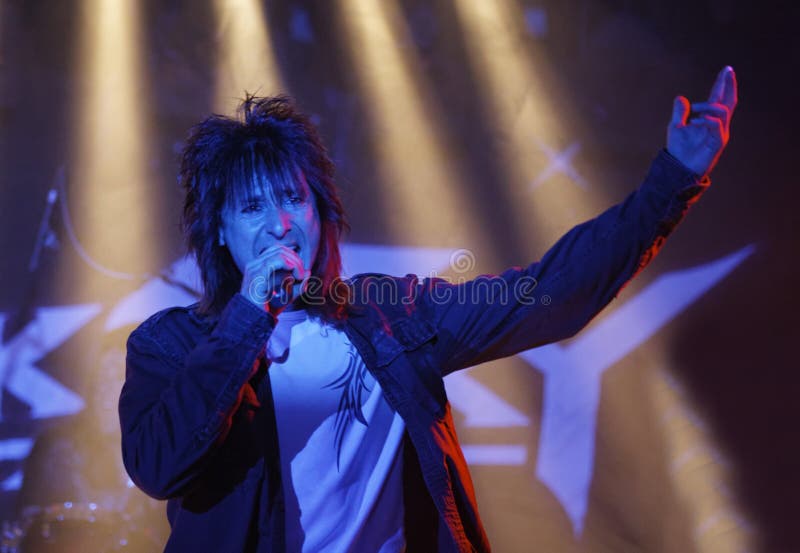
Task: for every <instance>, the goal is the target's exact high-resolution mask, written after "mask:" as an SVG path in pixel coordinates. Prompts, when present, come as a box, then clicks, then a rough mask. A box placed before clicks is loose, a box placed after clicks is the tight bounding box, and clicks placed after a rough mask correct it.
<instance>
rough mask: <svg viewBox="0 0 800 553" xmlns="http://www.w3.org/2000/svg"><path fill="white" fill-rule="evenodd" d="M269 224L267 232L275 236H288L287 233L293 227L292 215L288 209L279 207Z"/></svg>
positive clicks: (279, 237)
mask: <svg viewBox="0 0 800 553" xmlns="http://www.w3.org/2000/svg"><path fill="white" fill-rule="evenodd" d="M267 225H268V229H267V232H269V233H270V234H271V235H272V236H274V237H275V238H278V239H281V238H283V237H284V236H286V233H288V232H289V230H290V229H291V228H292V221H291V218H290V215H289V214H288V213H287V212H286V211H284V210H282V209H278V210H277V211H276V213H275V215H274V217H272V220H271V221H270V222H268V223H267Z"/></svg>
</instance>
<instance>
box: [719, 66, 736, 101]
mask: <svg viewBox="0 0 800 553" xmlns="http://www.w3.org/2000/svg"><path fill="white" fill-rule="evenodd" d="M723 71H724V72H725V89H724V92H723V94H722V103H723V104H725V105H726V106H728V109H730V110H731V111H733V108H735V107H736V103H737V102H738V101H739V85H738V83H737V82H736V73H734V71H733V67H731V66H730V65H729V66H727V67H726V68H725V69H723Z"/></svg>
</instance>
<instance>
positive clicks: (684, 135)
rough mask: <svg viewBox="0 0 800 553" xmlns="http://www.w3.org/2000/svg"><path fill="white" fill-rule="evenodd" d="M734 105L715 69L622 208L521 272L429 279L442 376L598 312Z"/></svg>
mask: <svg viewBox="0 0 800 553" xmlns="http://www.w3.org/2000/svg"><path fill="white" fill-rule="evenodd" d="M735 104H736V79H735V76H734V73H733V70H732V69H731V68H730V67H726V68H725V69H723V70H722V72H720V74H719V76H718V77H717V80H716V83H715V84H714V87H713V88H712V92H711V96H710V98H709V100H708V102H703V103H699V104H693V105H692V106H691V108H692V112H693V114H691V115H690V112H689V104H688V100H686V99H685V98H683V97H682V96H681V97H678V98H677V99H676V101H675V106H674V111H673V117H672V120H671V121H670V123H669V128H668V139H667V148H666V150H662V151H661V152H660V153H659V154H658V156H657V157H656V159H655V160H654V161H653V164H652V166H651V168H650V171H649V173H648V174H647V176H646V178H645V179H644V182H643V183H642V184H641V186H640V187H639V188H638V189H637V190H636V191H634V192H632V193H631V194H630V195H629V196H628V197H627V198H626V199H625V200H624V201H623V202H622V203H620V204H618V205H615V206H613V207H611V208H610V209H608V210H606V211H605V212H604V213H602V214H601V215H599V216H598V217H596V218H595V219H592V220H590V221H587V222H585V223H583V224H581V225H578V226H576V227H575V228H573V229H572V230H570V231H569V232H568V233H567V234H566V235H564V236H563V237H562V238H561V239H560V240H558V242H556V244H555V245H554V246H553V247H552V248H550V250H548V252H547V253H546V254H545V255H544V257H543V258H542V260H541V261H540V262H537V263H533V264H531V265H529V266H528V267H526V268H524V269H519V268H513V269H509V270H508V271H506V272H504V273H502V274H501V275H497V276H487V277H480V278H478V279H476V280H473V281H469V282H466V283H451V282H447V281H445V280H443V279H428V280H426V281H424V282H423V283H422V284H420V287H419V288H420V290H419V291H418V293H417V296H418V297H419V298H420V302H419V305H420V308H421V310H422V311H423V312H424V313H426V316H427V317H428V320H432V321H434V323H435V325H436V328H437V332H438V335H437V345H436V349H437V352H438V355H439V365H440V366H441V367H442V368H443V371H444V373H445V374H447V373H449V372H452V371H454V370H458V369H462V368H465V367H468V366H471V365H475V364H477V363H481V362H484V361H489V360H491V359H496V358H499V357H504V356H508V355H513V354H516V353H519V352H520V351H523V350H526V349H530V348H532V347H536V346H540V345H544V344H547V343H550V342H555V341H558V340H561V339H564V338H568V337H570V336H572V335H574V334H575V333H576V332H578V331H579V330H580V329H581V328H583V327H584V326H585V325H586V324H587V323H588V322H589V321H590V320H591V319H592V318H593V317H594V316H595V315H597V314H598V313H599V312H600V311H601V310H602V309H603V308H604V307H605V306H606V305H607V304H608V303H609V302H610V301H611V300H612V299H613V298H614V297H616V296H617V294H618V293H619V291H620V290H621V289H622V288H623V287H624V286H625V284H626V283H627V282H628V281H629V280H630V279H631V278H633V277H634V276H635V275H636V274H637V273H638V272H639V271H641V270H642V269H643V268H644V267H645V266H646V265H647V264H648V263H649V262H650V260H652V259H653V257H654V256H655V255H656V254H657V253H658V251H659V250H660V248H661V247H662V246H663V244H664V241H665V239H666V238H667V237H668V236H669V234H670V233H671V232H672V230H673V229H674V228H675V226H676V225H677V224H678V223H679V222H680V221H681V220H682V219H683V217H684V216H685V214H686V212H687V211H688V209H689V207H690V206H691V205H692V204H693V203H694V202H695V201H696V200H697V199H698V198H699V196H700V195H701V194H702V193H703V192H704V191H705V190H706V189H707V188H708V186H709V185H710V180H709V179H708V174H709V173H710V171H711V169H712V168H713V167H714V165H715V163H716V162H717V160H718V159H719V156H720V154H721V152H722V150H723V148H724V147H725V145H726V144H727V141H728V136H729V128H730V118H731V114H732V112H733V109H734V107H735Z"/></svg>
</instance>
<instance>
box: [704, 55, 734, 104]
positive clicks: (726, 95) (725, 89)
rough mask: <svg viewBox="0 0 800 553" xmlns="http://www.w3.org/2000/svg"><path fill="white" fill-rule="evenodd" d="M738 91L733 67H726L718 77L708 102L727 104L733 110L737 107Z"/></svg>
mask: <svg viewBox="0 0 800 553" xmlns="http://www.w3.org/2000/svg"><path fill="white" fill-rule="evenodd" d="M736 89H737V85H736V74H735V73H734V72H733V67H731V66H730V65H726V66H725V67H723V68H722V71H720V72H719V74H718V75H717V80H716V81H714V86H713V87H712V88H711V94H709V96H708V102H709V103H711V104H725V105H726V106H728V108H729V109H731V110H732V109H733V108H734V107H735V106H736V99H737V90H736Z"/></svg>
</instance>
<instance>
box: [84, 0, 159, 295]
mask: <svg viewBox="0 0 800 553" xmlns="http://www.w3.org/2000/svg"><path fill="white" fill-rule="evenodd" d="M82 9H83V13H82V18H81V32H80V33H79V36H80V37H81V43H80V46H79V48H78V53H77V55H78V56H79V57H78V60H77V71H78V78H77V82H78V88H77V94H76V97H77V101H76V105H75V108H74V110H73V113H74V114H75V120H74V121H73V127H74V128H75V133H76V144H77V151H76V152H75V153H74V163H73V165H72V171H71V174H72V180H71V186H70V192H71V195H72V204H73V206H75V207H76V209H75V211H76V212H75V215H76V216H75V218H74V219H75V222H76V226H77V230H78V231H79V232H78V238H79V240H80V241H81V244H82V246H83V247H84V248H85V249H86V251H87V252H88V253H89V255H91V256H92V257H93V258H94V259H95V260H96V261H97V262H98V263H100V264H101V265H103V266H108V267H110V268H112V269H113V270H116V271H122V272H144V271H145V270H148V269H150V268H152V261H153V258H154V249H153V248H154V241H155V233H154V232H152V231H153V225H152V224H150V222H149V217H151V216H152V214H153V211H154V210H153V209H150V208H151V207H153V206H152V205H151V204H152V202H153V201H154V200H153V198H151V197H150V196H149V192H150V189H149V188H148V186H147V185H148V183H149V178H148V174H147V154H146V146H145V145H146V140H145V137H146V135H147V134H148V133H149V129H148V128H147V124H146V121H147V117H146V116H145V111H146V109H145V104H146V97H147V95H146V93H145V91H146V80H145V79H144V76H143V71H142V67H141V58H140V52H141V47H140V46H141V45H140V40H141V37H140V13H139V5H138V4H137V3H136V2H120V1H118V0H85V1H84V2H83V4H82ZM90 274H94V273H90ZM80 282H81V286H83V287H84V288H85V289H87V290H91V287H92V286H93V285H94V284H95V282H93V279H92V278H85V279H83V278H82V279H81V280H80Z"/></svg>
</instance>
